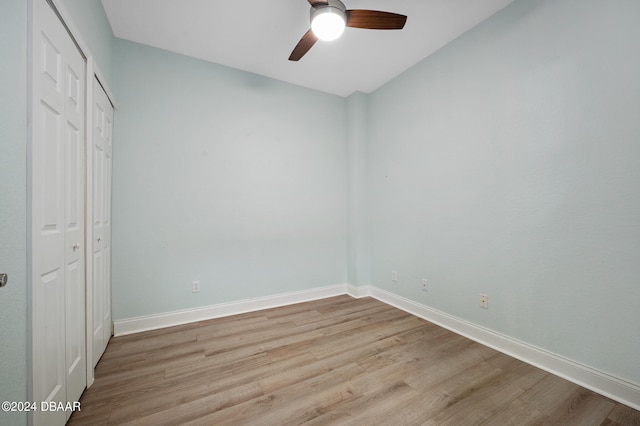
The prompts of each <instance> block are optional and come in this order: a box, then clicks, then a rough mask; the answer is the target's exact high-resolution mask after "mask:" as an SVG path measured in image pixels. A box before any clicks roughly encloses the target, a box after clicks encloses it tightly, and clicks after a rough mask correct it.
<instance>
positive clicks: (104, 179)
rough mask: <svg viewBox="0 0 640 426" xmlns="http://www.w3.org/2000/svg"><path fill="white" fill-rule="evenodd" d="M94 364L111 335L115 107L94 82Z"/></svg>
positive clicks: (100, 87)
mask: <svg viewBox="0 0 640 426" xmlns="http://www.w3.org/2000/svg"><path fill="white" fill-rule="evenodd" d="M93 100H94V105H93V119H94V128H93V147H92V148H93V241H92V244H93V250H92V253H93V262H94V263H93V302H94V303H93V336H92V338H93V365H94V366H95V365H96V364H97V363H98V360H99V359H100V357H101V356H102V354H103V352H104V350H105V348H106V346H107V343H108V342H109V339H110V338H111V329H112V327H111V153H112V134H113V107H112V105H111V103H110V102H109V99H108V97H107V95H106V93H105V92H104V90H103V89H102V86H100V83H98V81H97V80H95V79H94V81H93Z"/></svg>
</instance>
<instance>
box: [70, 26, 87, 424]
mask: <svg viewBox="0 0 640 426" xmlns="http://www.w3.org/2000/svg"><path fill="white" fill-rule="evenodd" d="M66 52H67V55H66V58H67V63H66V75H65V82H66V87H65V119H66V122H67V125H66V130H67V132H66V140H67V146H66V161H65V171H66V174H65V178H66V179H65V219H66V220H65V241H66V243H65V249H66V254H65V262H66V267H67V274H66V289H65V303H66V305H65V312H66V336H65V338H66V342H65V343H66V374H67V379H66V380H67V401H78V400H79V399H80V395H82V392H83V390H84V388H85V386H86V383H87V376H86V374H87V370H86V345H85V339H86V332H85V324H86V314H85V306H86V298H85V251H84V245H85V182H86V170H85V161H86V156H85V144H86V138H85V122H86V121H85V87H86V79H85V68H86V67H85V62H84V59H83V58H82V56H81V55H80V52H78V50H77V49H76V48H75V45H74V44H73V41H72V40H71V39H70V38H68V39H67V49H66ZM70 414H71V413H70V412H67V417H68V416H69V415H70Z"/></svg>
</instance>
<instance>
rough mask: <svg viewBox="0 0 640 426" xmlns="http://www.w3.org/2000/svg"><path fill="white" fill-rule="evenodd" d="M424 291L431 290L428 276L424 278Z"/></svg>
mask: <svg viewBox="0 0 640 426" xmlns="http://www.w3.org/2000/svg"><path fill="white" fill-rule="evenodd" d="M422 291H429V281H427V279H426V278H423V279H422Z"/></svg>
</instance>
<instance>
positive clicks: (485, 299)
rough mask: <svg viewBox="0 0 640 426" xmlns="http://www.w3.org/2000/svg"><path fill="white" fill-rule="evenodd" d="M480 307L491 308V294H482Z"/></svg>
mask: <svg viewBox="0 0 640 426" xmlns="http://www.w3.org/2000/svg"><path fill="white" fill-rule="evenodd" d="M480 307H481V308H483V309H489V296H487V295H486V294H481V295H480Z"/></svg>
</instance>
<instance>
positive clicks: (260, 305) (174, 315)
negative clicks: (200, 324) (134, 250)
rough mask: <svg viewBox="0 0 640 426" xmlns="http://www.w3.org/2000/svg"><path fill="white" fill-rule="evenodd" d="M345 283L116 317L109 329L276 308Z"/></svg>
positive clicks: (338, 291)
mask: <svg viewBox="0 0 640 426" xmlns="http://www.w3.org/2000/svg"><path fill="white" fill-rule="evenodd" d="M347 286H348V285H347V284H337V285H333V286H328V287H320V288H313V289H309V290H302V291H294V292H291V293H284V294H277V295H274V296H265V297H256V298H253V299H245V300H238V301H235V302H229V303H221V304H218V305H211V306H203V307H199V308H191V309H183V310H180V311H172V312H164V313H161V314H153V315H145V316H141V317H135V318H127V319H123V320H116V321H114V322H113V333H114V336H124V335H125V334H132V333H139V332H141V331H149V330H156V329H159V328H165V327H173V326H175V325H181V324H187V323H190V322H196V321H204V320H208V319H213V318H220V317H226V316H231V315H237V314H243V313H246V312H254V311H259V310H262V309H270V308H277V307H279V306H286V305H292V304H295V303H302V302H309V301H311V300H318V299H326V298H327V297H333V296H339V295H342V294H350V293H348V292H347ZM354 297H355V296H354Z"/></svg>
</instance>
